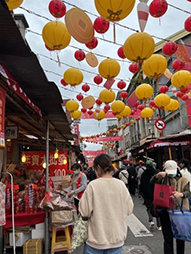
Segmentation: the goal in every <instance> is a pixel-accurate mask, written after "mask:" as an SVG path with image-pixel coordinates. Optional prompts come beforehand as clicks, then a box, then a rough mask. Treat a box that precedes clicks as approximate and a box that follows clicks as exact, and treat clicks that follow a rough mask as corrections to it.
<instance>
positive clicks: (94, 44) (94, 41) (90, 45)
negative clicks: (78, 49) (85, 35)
mask: <svg viewBox="0 0 191 254" xmlns="http://www.w3.org/2000/svg"><path fill="white" fill-rule="evenodd" d="M85 45H86V47H88V48H89V49H95V48H96V47H97V45H98V40H97V38H96V37H94V38H93V39H92V40H91V41H90V42H88V43H86V44H85Z"/></svg>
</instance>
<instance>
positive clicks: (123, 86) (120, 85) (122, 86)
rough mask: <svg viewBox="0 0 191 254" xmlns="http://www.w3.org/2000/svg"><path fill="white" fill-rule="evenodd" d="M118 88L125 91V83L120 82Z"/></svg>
mask: <svg viewBox="0 0 191 254" xmlns="http://www.w3.org/2000/svg"><path fill="white" fill-rule="evenodd" d="M117 87H118V88H119V89H124V88H125V87H126V83H125V81H123V80H121V81H119V82H118V83H117Z"/></svg>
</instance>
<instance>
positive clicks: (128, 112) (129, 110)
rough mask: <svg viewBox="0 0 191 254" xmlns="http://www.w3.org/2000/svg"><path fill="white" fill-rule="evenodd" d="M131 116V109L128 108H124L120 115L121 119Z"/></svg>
mask: <svg viewBox="0 0 191 254" xmlns="http://www.w3.org/2000/svg"><path fill="white" fill-rule="evenodd" d="M130 114H131V108H130V107H129V106H125V108H124V110H123V111H122V112H121V113H120V115H121V116H122V117H123V118H126V117H128V116H129V115H130Z"/></svg>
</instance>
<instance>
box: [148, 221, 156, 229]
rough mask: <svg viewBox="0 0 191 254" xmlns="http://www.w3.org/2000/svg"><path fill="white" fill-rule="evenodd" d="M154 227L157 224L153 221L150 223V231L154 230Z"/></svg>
mask: <svg viewBox="0 0 191 254" xmlns="http://www.w3.org/2000/svg"><path fill="white" fill-rule="evenodd" d="M154 225H155V224H154V222H153V221H151V222H150V226H149V228H150V229H153V228H154Z"/></svg>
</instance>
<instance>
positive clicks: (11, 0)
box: [5, 0, 23, 11]
mask: <svg viewBox="0 0 191 254" xmlns="http://www.w3.org/2000/svg"><path fill="white" fill-rule="evenodd" d="M5 2H6V4H7V6H8V8H9V10H10V11H12V10H14V9H16V8H18V7H19V6H20V5H21V4H22V2H23V0H5Z"/></svg>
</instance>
